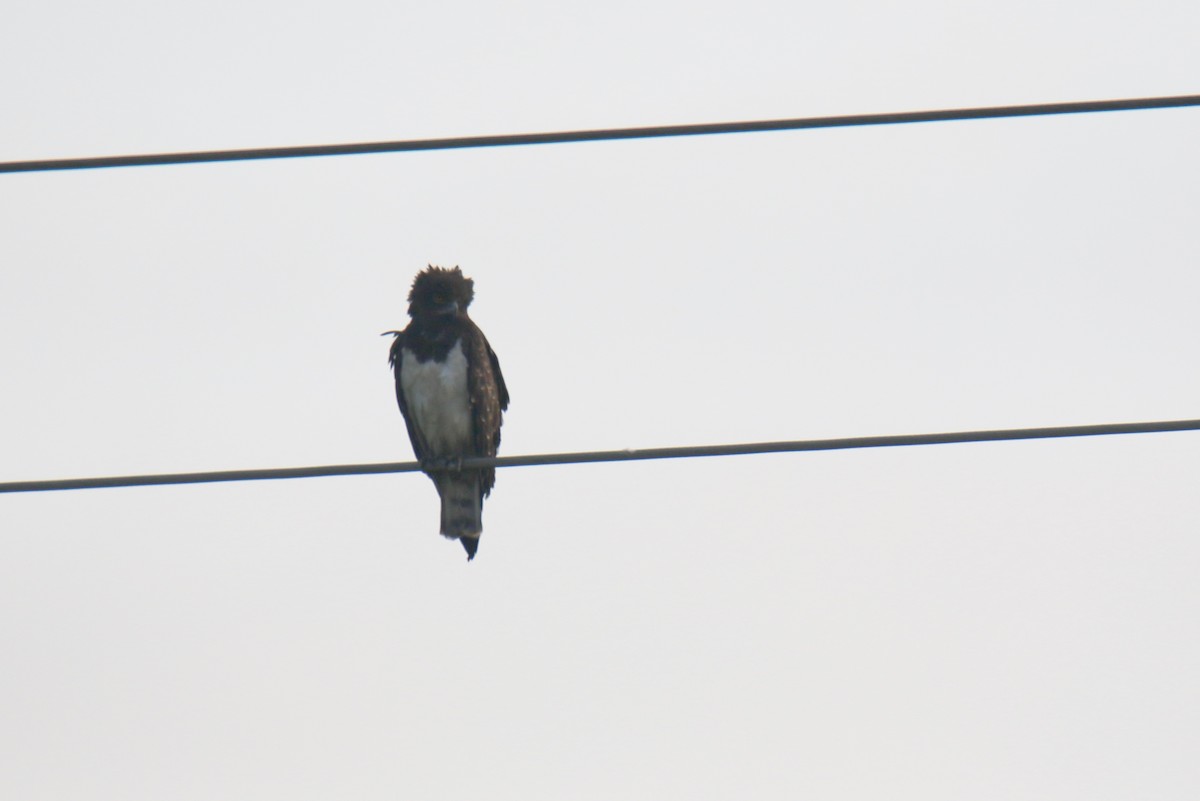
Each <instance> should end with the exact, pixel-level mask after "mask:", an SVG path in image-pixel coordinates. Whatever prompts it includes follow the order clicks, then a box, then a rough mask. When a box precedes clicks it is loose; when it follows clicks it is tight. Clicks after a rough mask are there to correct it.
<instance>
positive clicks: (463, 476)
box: [433, 470, 483, 561]
mask: <svg viewBox="0 0 1200 801" xmlns="http://www.w3.org/2000/svg"><path fill="white" fill-rule="evenodd" d="M433 480H434V483H435V484H437V490H438V495H440V496H441V498H442V536H443V537H448V538H449V539H453V540H459V541H460V542H462V544H463V548H465V549H466V551H467V560H468V561H469V560H471V559H474V558H475V549H476V548H478V547H479V535H480V534H481V533H482V532H483V493H482V492H480V490H479V474H478V473H477V472H475V471H471V470H461V471H455V472H445V473H440V474H437V475H435V476H434V479H433Z"/></svg>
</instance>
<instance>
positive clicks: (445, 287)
mask: <svg viewBox="0 0 1200 801" xmlns="http://www.w3.org/2000/svg"><path fill="white" fill-rule="evenodd" d="M474 297H475V282H474V281H472V280H471V279H470V278H467V277H466V276H464V275H463V274H462V270H460V269H458V268H457V267H454V268H453V269H447V268H445V267H434V266H433V265H432V264H431V265H429V266H428V267H426V268H425V269H424V270H422V271H421V272H419V273H417V277H416V278H414V279H413V285H412V290H411V291H409V293H408V315H409V316H410V317H413V318H417V317H426V318H428V317H440V316H448V317H454V316H456V315H459V314H466V313H467V307H468V306H470V305H471V300H472V299H473V298H474Z"/></svg>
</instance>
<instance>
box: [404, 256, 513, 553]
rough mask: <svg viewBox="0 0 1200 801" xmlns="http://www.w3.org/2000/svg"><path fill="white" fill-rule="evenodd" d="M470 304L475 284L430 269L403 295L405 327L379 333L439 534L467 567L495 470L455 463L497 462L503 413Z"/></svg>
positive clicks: (503, 392)
mask: <svg viewBox="0 0 1200 801" xmlns="http://www.w3.org/2000/svg"><path fill="white" fill-rule="evenodd" d="M474 297H475V282H474V281H473V280H472V279H470V278H467V277H466V276H464V275H463V273H462V270H461V269H460V268H459V267H457V266H455V267H453V268H449V269H448V268H445V267H435V266H434V265H432V264H430V265H428V266H427V268H426V269H424V270H422V271H421V272H419V273H417V275H416V277H415V278H414V279H413V283H412V289H411V291H410V292H409V293H408V316H409V317H411V318H412V319H411V321H410V322H409V323H408V326H407V327H406V328H405V329H404V330H403V331H386V332H384V336H387V335H389V334H390V335H392V336H394V337H395V339H394V340H393V341H392V346H391V349H390V351H389V352H388V364H390V365H391V368H392V371H393V373H394V374H395V378H396V401H397V403H399V405H400V413H401V414H402V415H404V423H405V425H406V426H407V428H408V438H409V440H410V441H411V442H412V449H413V453H414V454H416V457H417V460H418V461H419V462H420V463H421V470H422V471H423V472H424V473H425V474H426V475H428V476H429V477H430V478H431V479H432V480H433V483H434V486H436V487H437V492H438V495H439V496H440V498H441V503H442V516H441V527H440V532H441V534H442V536H443V537H446V538H447V539H456V540H458V541H459V542H461V543H462V546H463V548H464V549H465V550H466V552H467V561H468V562H469V561H471V560H472V559H474V558H475V552H476V550H477V549H478V548H479V535H480V534H481V533H482V531H483V519H482V518H483V499H484V498H486V497H487V496H488V495H489V494H490V493H491V491H492V487H493V486H494V485H495V483H496V469H495V468H494V467H483V468H464V467H462V460H463V458H465V457H470V456H495V455H496V450H497V448H499V446H500V426H501V425H502V424H503V416H504V415H503V413H504V411H505V410H506V409H508V388H507V387H506V386H505V384H504V375H503V374H502V373H501V372H500V361H499V359H497V358H496V352H495V351H493V350H492V347H491V345H490V344H488V341H487V337H485V336H484V335H483V332H482V331H480V330H479V327H478V326H477V325H475V323H474V322H473V321H472V320H471V318H470V317H469V316H468V315H467V307H468V306H470V305H471V301H472V300H473V299H474Z"/></svg>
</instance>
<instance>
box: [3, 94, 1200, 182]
mask: <svg viewBox="0 0 1200 801" xmlns="http://www.w3.org/2000/svg"><path fill="white" fill-rule="evenodd" d="M1187 106H1200V95H1176V96H1169V97H1139V98H1124V99H1118V100H1087V101H1076V102H1068V103H1034V104H1027V105H1017V106H987V107H978V108H956V109H937V110H932V111H902V112H885V113H879V114H847V115H839V116H831V117H800V118H793V119H776V120H751V121H743V122H715V123H699V124H688V125H651V126H644V127H637V128H602V129H593V130H578V131H558V132H548V133H525V134H497V135H486V136H460V137H449V138H441V139H408V140H399V141H390V142H359V143H350V144H338V145H301V146H295V147H260V148H247V149H241V150H208V151H193V152H181V153H151V154H140V155H125V156H93V157H86V158H59V159H36V160H28V161H7V162H0V173H17V172H48V171H55V170H90V169H99V168H105V167H148V166H162V165H167V164H200V163H212V162H225V161H256V160H263V159H287V158H307V157H316V156H350V155H364V154H369V153H402V152H411V151H418V150H424V151H428V150H453V149H462V148H479V147H504V146H513V145H549V144H563V143H568V142H599V141H609V140H618V139H652V138H663V137H674V136H705V135H712V134H732V133H762V132H767V131H794V130H804V129H813V128H847V127H854V126H866V125H899V124H904V123H915V122H949V121H954V120H982V119H1000V118H1005V117H1035V116H1047V115H1056V114H1090V113H1096V112H1103V111H1145V110H1149V109H1167V108H1181V107H1187Z"/></svg>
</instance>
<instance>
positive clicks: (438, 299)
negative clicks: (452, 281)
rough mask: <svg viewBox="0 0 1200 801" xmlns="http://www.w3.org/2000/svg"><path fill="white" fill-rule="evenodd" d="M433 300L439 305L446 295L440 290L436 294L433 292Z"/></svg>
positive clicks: (443, 301) (444, 300)
mask: <svg viewBox="0 0 1200 801" xmlns="http://www.w3.org/2000/svg"><path fill="white" fill-rule="evenodd" d="M433 302H434V303H436V304H437V305H439V306H441V305H442V304H443V303H445V302H446V296H445V295H443V294H442V293H441V292H438V293H437V294H435V295H434V296H433Z"/></svg>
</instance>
